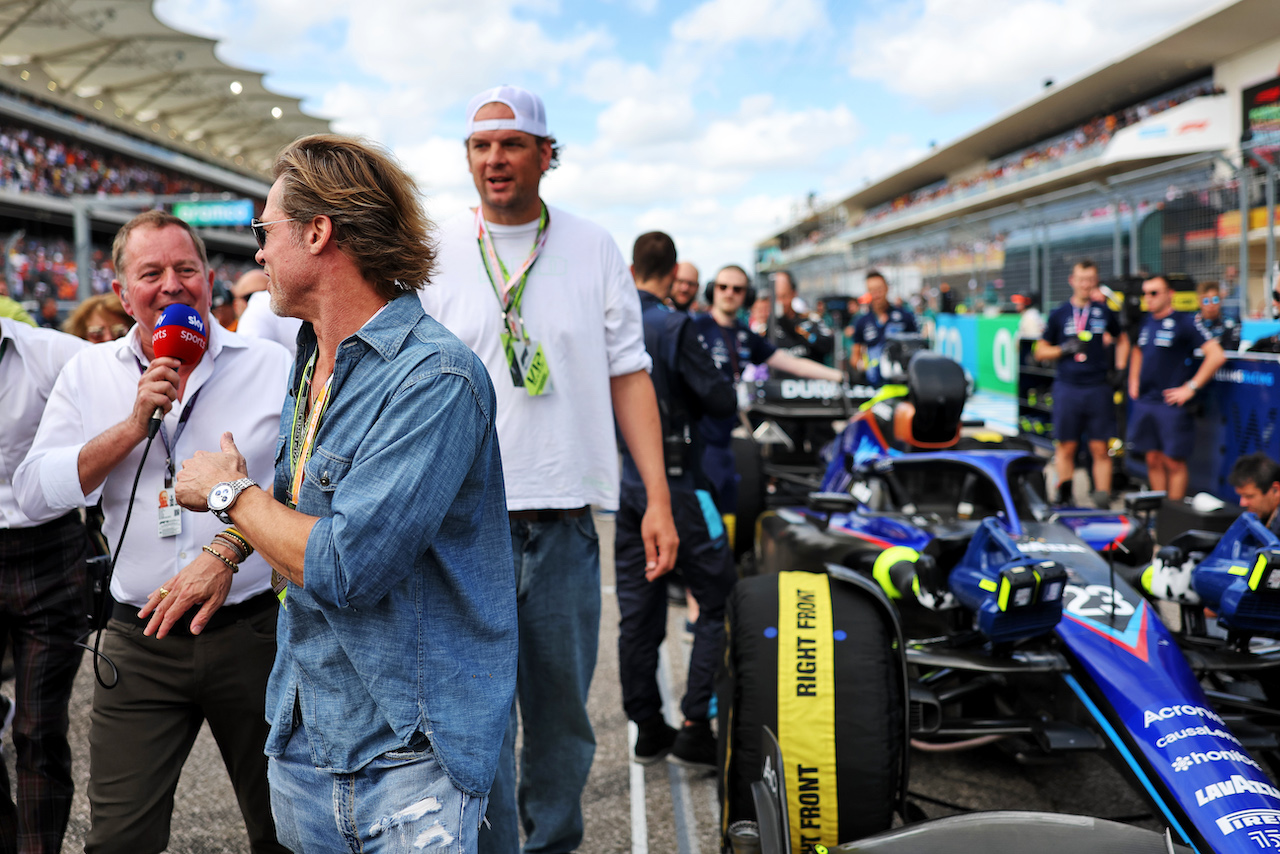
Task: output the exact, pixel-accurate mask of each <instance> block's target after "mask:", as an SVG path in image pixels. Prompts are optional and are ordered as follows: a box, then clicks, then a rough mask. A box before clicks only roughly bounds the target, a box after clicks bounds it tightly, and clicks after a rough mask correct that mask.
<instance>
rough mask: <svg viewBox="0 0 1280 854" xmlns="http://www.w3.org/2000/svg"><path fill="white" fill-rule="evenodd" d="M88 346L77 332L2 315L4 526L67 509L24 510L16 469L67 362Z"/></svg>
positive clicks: (24, 524) (0, 504) (0, 505)
mask: <svg viewBox="0 0 1280 854" xmlns="http://www.w3.org/2000/svg"><path fill="white" fill-rule="evenodd" d="M2 342H7V343H2ZM88 346H89V343H88V342H87V341H81V340H80V339H79V338H76V337H75V336H74V335H67V334H65V333H62V332H55V331H53V330H52V329H36V328H34V327H31V326H28V325H27V324H25V323H22V322H20V321H16V320H10V319H9V318H7V317H0V351H2V352H3V355H0V528H31V527H34V526H36V525H43V524H44V523H45V522H50V521H52V520H54V519H56V518H58V517H59V516H61V515H63V513H65V512H66V511H61V512H59V511H54V510H47V509H46V510H45V511H43V512H40V513H37V514H36V515H34V516H28V515H27V514H26V513H24V512H22V508H20V507H19V506H18V501H17V499H16V498H15V497H14V495H13V473H14V472H15V471H17V469H18V465H19V463H21V462H22V460H23V458H24V457H26V455H27V449H29V448H30V447H31V440H32V439H34V438H35V436H36V427H38V426H39V425H40V413H42V412H44V404H45V401H46V400H48V399H49V392H51V391H53V383H54V381H55V380H57V379H58V373H59V372H60V371H61V370H62V366H63V365H65V364H66V363H67V361H68V360H69V359H70V358H71V357H72V356H74V355H75V354H76V353H78V352H80V351H81V350H83V349H84V348H85V347H88Z"/></svg>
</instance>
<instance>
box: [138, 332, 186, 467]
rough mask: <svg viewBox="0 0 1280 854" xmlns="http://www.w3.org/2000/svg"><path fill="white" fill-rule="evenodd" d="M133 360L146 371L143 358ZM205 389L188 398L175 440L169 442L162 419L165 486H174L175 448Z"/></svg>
mask: <svg viewBox="0 0 1280 854" xmlns="http://www.w3.org/2000/svg"><path fill="white" fill-rule="evenodd" d="M133 360H134V361H135V362H137V363H138V372H139V373H144V374H145V373H146V372H147V369H146V368H144V367H143V366H142V360H141V359H139V358H138V357H137V356H134V357H133ZM202 390H203V389H196V393H195V394H193V395H191V397H190V398H189V399H188V400H187V405H186V406H185V407H183V409H182V414H181V415H179V416H178V428H177V429H176V430H174V431H173V442H172V443H170V442H169V431H168V430H167V429H165V426H164V421H163V419H162V420H161V421H160V440H161V441H162V442H164V453H165V458H164V471H165V478H164V488H165V489H168V488H169V487H171V486H173V478H174V475H175V474H176V471H175V470H174V467H173V449H174V448H176V447H178V440H179V439H181V438H182V431H183V430H186V429H187V421H189V420H190V419H191V411H192V410H193V409H195V408H196V400H197V399H199V397H200V392H201V391H202Z"/></svg>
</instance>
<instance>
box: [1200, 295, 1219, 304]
mask: <svg viewBox="0 0 1280 854" xmlns="http://www.w3.org/2000/svg"><path fill="white" fill-rule="evenodd" d="M1220 302H1222V298H1221V297H1201V298H1200V304H1201V305H1217V304H1218V303H1220Z"/></svg>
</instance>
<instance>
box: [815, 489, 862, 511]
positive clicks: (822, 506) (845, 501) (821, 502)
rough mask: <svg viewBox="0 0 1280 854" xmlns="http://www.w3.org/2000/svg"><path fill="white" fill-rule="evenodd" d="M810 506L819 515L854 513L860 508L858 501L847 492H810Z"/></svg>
mask: <svg viewBox="0 0 1280 854" xmlns="http://www.w3.org/2000/svg"><path fill="white" fill-rule="evenodd" d="M807 503H808V505H809V508H810V509H811V510H816V511H818V512H819V513H827V514H831V513H852V512H853V511H854V510H856V509H857V508H858V502H857V500H856V499H855V498H854V497H853V496H852V495H850V494H849V493H847V492H810V493H809V497H808V502H807Z"/></svg>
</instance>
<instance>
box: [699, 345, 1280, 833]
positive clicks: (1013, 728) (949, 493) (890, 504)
mask: <svg viewBox="0 0 1280 854" xmlns="http://www.w3.org/2000/svg"><path fill="white" fill-rule="evenodd" d="M958 367H959V366H957V365H955V364H954V363H952V362H949V360H946V359H944V358H943V357H941V356H938V355H936V354H932V353H927V352H926V353H920V354H917V355H916V356H914V357H913V358H912V360H911V363H910V367H909V374H910V381H909V384H908V385H909V388H910V392H909V394H908V396H907V399H906V400H904V401H903V402H902V403H900V404H899V405H898V406H897V407H896V411H895V413H894V417H893V423H892V431H893V432H892V436H891V437H886V436H885V435H884V434H885V425H884V424H883V423H882V419H879V420H878V419H876V418H874V417H871V416H870V414H869V413H862V414H860V416H859V417H856V418H854V419H853V420H852V421H851V422H850V424H849V426H848V427H847V428H846V430H845V431H844V433H843V434H842V435H841V437H840V440H839V443H838V448H837V452H836V453H835V454H834V455H833V457H832V459H831V461H830V464H829V466H828V468H827V471H826V473H825V476H824V478H823V483H822V489H821V490H820V491H818V492H815V493H814V494H812V495H811V496H809V498H808V500H807V501H806V503H805V504H803V505H800V506H792V507H787V508H778V509H776V510H774V511H769V512H766V513H764V514H763V515H762V516H761V517H760V519H759V522H758V526H757V528H758V529H757V543H756V558H757V569H758V571H759V572H760V573H762V574H766V575H767V574H770V573H782V572H793V571H795V570H807V571H810V572H817V573H825V574H827V575H828V576H829V577H830V579H831V584H832V585H833V586H834V585H836V584H837V583H840V584H849V583H850V582H851V581H854V580H856V581H857V582H858V583H859V584H860V585H861V586H862V587H863V589H864V591H865V589H867V588H870V589H873V590H874V591H875V592H876V594H877V595H875V596H864V597H863V598H864V599H865V601H866V602H867V603H868V607H869V608H870V609H872V610H875V609H877V608H879V609H880V610H882V611H886V610H887V612H888V613H887V614H886V615H885V621H886V624H892V625H893V626H895V627H897V629H896V630H897V631H898V632H900V638H894V637H892V632H890V633H888V636H885V637H882V638H880V639H879V640H876V641H873V642H876V643H883V644H884V645H885V646H886V647H888V648H892V649H893V650H894V651H895V653H899V654H898V656H897V658H896V661H897V662H898V663H897V664H893V663H890V664H886V665H877V666H879V667H881V669H882V670H883V671H884V672H883V673H880V674H871V676H873V677H874V678H869V679H868V680H867V681H868V683H869V684H870V683H873V682H874V683H877V684H887V685H890V686H893V685H894V683H895V682H896V681H897V680H898V676H897V675H896V671H895V668H897V667H901V670H902V674H903V677H902V685H901V688H900V690H898V691H897V694H896V696H900V698H901V702H902V703H903V705H904V706H905V713H904V714H901V715H891V716H889V718H892V719H893V720H895V721H899V720H900V721H901V726H902V729H903V730H904V731H902V732H900V733H899V737H900V739H901V742H902V750H901V753H902V756H903V759H902V762H901V767H900V774H901V775H902V778H903V779H902V780H900V781H898V783H899V784H898V785H895V786H891V787H886V788H885V790H884V792H883V794H882V796H881V797H882V798H883V799H884V800H883V801H882V802H881V803H880V804H871V803H868V804H866V807H867V809H869V810H872V811H874V810H877V809H880V810H881V814H884V812H885V811H884V810H883V807H884V806H885V802H884V801H888V802H889V805H890V806H891V807H893V808H894V810H895V811H897V812H898V813H899V814H900V815H903V816H904V817H906V816H907V815H908V813H907V811H906V810H905V809H904V807H905V792H906V784H905V777H906V774H907V763H906V756H907V755H908V754H909V751H907V750H906V743H907V741H908V739H910V740H918V741H923V742H932V743H935V744H951V745H955V744H957V743H962V742H971V743H983V742H986V741H990V740H992V739H995V738H999V739H1002V740H1004V741H1005V742H1006V743H1009V742H1012V743H1013V744H1016V745H1018V749H1019V750H1020V751H1022V752H1025V753H1033V752H1039V753H1041V754H1054V753H1059V752H1063V751H1078V750H1099V751H1105V752H1106V754H1107V755H1108V757H1109V758H1111V759H1112V760H1113V761H1114V763H1115V764H1116V765H1117V766H1118V767H1119V768H1120V769H1121V771H1122V772H1123V773H1125V774H1126V775H1127V776H1128V777H1129V779H1130V780H1131V781H1132V782H1133V784H1134V786H1135V787H1136V789H1137V790H1138V791H1139V792H1140V793H1141V794H1143V795H1144V796H1145V797H1146V798H1147V799H1148V800H1149V801H1150V803H1151V804H1152V806H1153V808H1154V810H1155V815H1156V816H1157V817H1158V818H1159V819H1161V820H1162V821H1163V822H1164V823H1165V824H1166V825H1167V827H1168V828H1169V832H1170V835H1171V839H1172V841H1173V842H1176V843H1179V844H1184V845H1188V846H1190V847H1191V848H1193V849H1194V850H1196V851H1199V852H1210V851H1215V852H1245V851H1250V852H1256V851H1258V850H1262V849H1272V848H1280V790H1278V789H1277V788H1276V787H1275V785H1274V783H1273V782H1272V780H1271V779H1270V778H1269V777H1268V774H1267V772H1266V770H1264V769H1265V767H1266V764H1267V763H1270V762H1272V761H1275V759H1276V751H1277V748H1278V746H1280V742H1278V741H1277V732H1280V713H1277V711H1276V710H1275V709H1274V708H1273V707H1272V705H1271V703H1270V702H1269V698H1270V697H1271V696H1273V695H1272V694H1271V693H1270V692H1269V690H1268V689H1269V687H1270V682H1271V679H1270V674H1272V673H1280V671H1276V670H1274V668H1275V667H1276V666H1277V665H1280V646H1278V645H1276V644H1275V643H1274V642H1272V641H1270V640H1267V639H1266V638H1267V637H1268V636H1280V541H1278V540H1276V538H1275V537H1274V536H1273V535H1271V534H1270V532H1268V531H1267V530H1266V529H1265V528H1263V527H1262V526H1261V525H1259V524H1258V523H1257V521H1256V519H1253V518H1252V517H1250V516H1248V515H1246V516H1245V517H1242V521H1240V522H1237V523H1236V527H1235V528H1233V529H1232V530H1231V531H1229V532H1228V533H1227V534H1226V535H1224V536H1222V537H1221V539H1220V540H1217V539H1216V537H1217V535H1201V534H1198V533H1196V532H1191V533H1190V534H1189V535H1188V536H1187V537H1185V538H1183V539H1182V540H1181V541H1178V542H1174V543H1171V544H1170V547H1169V548H1166V549H1163V550H1162V551H1161V552H1160V554H1159V555H1157V556H1156V559H1155V561H1151V556H1152V555H1151V552H1152V545H1151V541H1150V539H1149V537H1148V534H1147V530H1148V524H1147V523H1146V522H1144V521H1140V520H1139V518H1138V516H1139V515H1141V514H1144V513H1145V514H1147V515H1148V516H1149V514H1150V512H1151V511H1152V510H1153V509H1155V508H1156V507H1157V506H1158V505H1159V501H1160V499H1161V497H1162V496H1161V494H1159V493H1155V494H1137V495H1135V496H1133V497H1132V498H1131V499H1130V501H1129V502H1128V504H1129V509H1130V512H1128V513H1112V512H1111V511H1089V510H1062V509H1060V508H1054V507H1052V506H1050V505H1049V503H1048V502H1047V501H1046V499H1045V495H1044V479H1043V471H1042V470H1043V460H1042V459H1040V458H1037V457H1036V456H1034V455H1032V454H1030V453H1027V452H1024V451H1011V450H979V449H969V450H962V449H958V445H959V442H958V439H959V432H960V431H959V413H960V409H961V407H962V406H963V402H964V394H963V377H962V374H960V373H959V372H958ZM1147 521H1148V522H1149V519H1148V520H1147ZM1210 537H1213V538H1214V539H1213V541H1212V542H1211V541H1210V539H1209V538H1210ZM1149 561H1151V562H1150V563H1148V562H1149ZM1135 584H1136V585H1139V586H1140V587H1141V588H1143V589H1142V591H1140V589H1139V588H1138V587H1135ZM1144 592H1145V593H1146V595H1144ZM880 594H883V595H880ZM1148 596H1152V597H1159V598H1160V600H1161V601H1160V602H1159V603H1153V602H1152V601H1149V600H1148V598H1147V597H1148ZM877 603H879V604H877ZM1206 607H1208V608H1212V609H1213V610H1214V612H1215V616H1212V617H1205V615H1204V614H1205V612H1204V609H1205V608H1206ZM1158 608H1159V609H1160V611H1158ZM1163 612H1168V614H1169V617H1170V622H1171V623H1172V624H1174V626H1175V629H1176V631H1175V630H1171V629H1170V628H1168V627H1166V624H1165V622H1164V621H1163V620H1162V618H1161V613H1163ZM1174 618H1176V619H1174ZM781 621H782V618H781V617H778V622H779V623H780V622H781ZM731 638H732V634H731ZM729 655H730V656H732V655H733V650H732V649H731V650H730V653H729ZM777 655H781V652H778V653H777ZM888 660H889V661H891V662H892V661H894V660H895V658H894V657H893V656H890V657H889V659H888ZM731 664H732V662H731ZM779 672H781V671H779ZM739 699H741V698H740V697H734V698H726V697H722V698H721V705H722V708H723V707H724V704H725V703H726V702H735V703H736V702H738V700H739ZM864 723H865V721H864ZM873 723H874V722H870V724H873ZM870 724H869V725H870ZM895 725H896V724H895ZM872 728H874V727H872ZM735 735H736V736H738V737H739V738H740V740H741V741H743V742H749V741H750V740H751V739H752V738H754V737H756V736H755V735H754V734H751V733H742V732H735ZM757 761H759V760H757ZM738 770H739V771H741V770H742V769H738ZM843 773H848V774H850V775H851V776H852V777H856V776H857V774H858V771H857V770H856V769H854V770H852V771H846V772H843ZM726 779H728V778H727V777H726ZM974 820H975V821H977V820H980V818H978V819H974ZM882 829H887V825H886V826H885V828H882ZM863 830H864V831H865V830H866V828H865V827H864V828H863ZM839 841H840V842H842V843H843V842H846V841H848V840H845V839H841V840H839ZM788 847H789V848H794V846H788ZM851 850H852V849H851ZM858 850H862V849H861V848H858ZM867 850H872V849H867ZM884 850H890V849H888V848H885V849H884ZM918 850H925V849H923V848H921V849H918ZM1026 850H1041V849H1038V848H1037V847H1036V846H1035V844H1034V842H1031V841H1029V842H1028V846H1027V848H1026ZM1112 850H1123V846H1122V847H1121V848H1117V849H1112ZM1170 850H1172V848H1171V849H1170ZM797 854H798V852H797Z"/></svg>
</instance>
